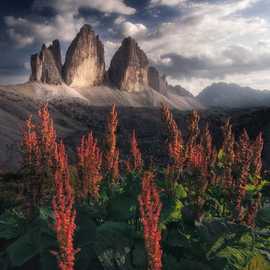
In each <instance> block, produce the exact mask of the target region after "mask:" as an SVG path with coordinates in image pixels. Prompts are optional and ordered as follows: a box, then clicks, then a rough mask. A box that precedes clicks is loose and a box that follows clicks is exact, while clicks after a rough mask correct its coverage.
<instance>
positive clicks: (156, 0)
mask: <svg viewBox="0 0 270 270" xmlns="http://www.w3.org/2000/svg"><path fill="white" fill-rule="evenodd" d="M187 1H188V0H151V2H150V6H151V7H157V6H169V7H172V6H178V5H181V4H183V3H186V2H187Z"/></svg>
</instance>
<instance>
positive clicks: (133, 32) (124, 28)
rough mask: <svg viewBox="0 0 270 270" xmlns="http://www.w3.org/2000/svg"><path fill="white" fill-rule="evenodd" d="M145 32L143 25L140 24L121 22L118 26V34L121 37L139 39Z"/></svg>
mask: <svg viewBox="0 0 270 270" xmlns="http://www.w3.org/2000/svg"><path fill="white" fill-rule="evenodd" d="M146 32H147V28H146V26H145V25H143V24H141V23H132V22H128V21H126V22H122V23H121V24H120V33H121V35H122V36H124V37H127V36H131V37H139V36H143V35H144V34H145V33H146Z"/></svg>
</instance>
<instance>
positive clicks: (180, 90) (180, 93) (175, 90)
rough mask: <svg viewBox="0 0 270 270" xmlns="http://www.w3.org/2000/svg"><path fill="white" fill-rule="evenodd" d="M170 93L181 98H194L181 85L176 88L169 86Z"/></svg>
mask: <svg viewBox="0 0 270 270" xmlns="http://www.w3.org/2000/svg"><path fill="white" fill-rule="evenodd" d="M168 91H169V93H172V94H174V95H177V96H180V97H194V96H193V95H192V94H191V93H190V92H189V91H188V90H186V89H185V88H183V87H182V86H180V85H175V86H172V85H168Z"/></svg>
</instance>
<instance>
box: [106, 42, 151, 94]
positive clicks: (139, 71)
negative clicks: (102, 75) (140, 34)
mask: <svg viewBox="0 0 270 270" xmlns="http://www.w3.org/2000/svg"><path fill="white" fill-rule="evenodd" d="M148 65H149V62H148V59H147V56H146V55H145V53H144V52H143V51H142V50H141V49H140V47H139V46H138V44H137V43H136V41H135V40H134V39H132V38H130V37H128V38H126V39H124V40H123V42H122V45H121V47H120V48H119V49H118V51H117V52H116V53H115V55H114V56H113V58H112V61H111V65H110V68H109V71H108V78H109V80H110V82H111V83H112V84H113V85H114V86H116V87H117V88H119V89H120V90H125V91H128V92H138V91H142V90H144V89H145V87H147V86H148Z"/></svg>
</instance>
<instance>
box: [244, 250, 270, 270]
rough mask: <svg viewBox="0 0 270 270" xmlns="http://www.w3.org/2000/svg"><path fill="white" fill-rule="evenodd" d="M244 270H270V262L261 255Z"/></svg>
mask: <svg viewBox="0 0 270 270" xmlns="http://www.w3.org/2000/svg"><path fill="white" fill-rule="evenodd" d="M243 270H270V262H269V261H267V260H266V259H265V257H264V256H262V255H261V254H256V255H255V256H254V257H253V258H252V259H251V261H250V263H249V264H248V265H247V267H245V268H244V269H243Z"/></svg>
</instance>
